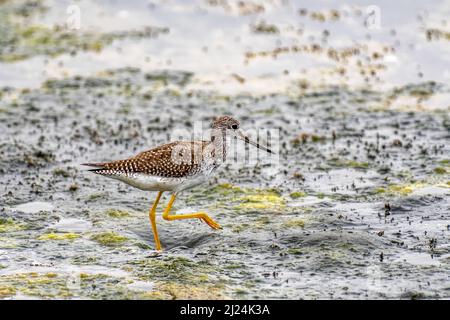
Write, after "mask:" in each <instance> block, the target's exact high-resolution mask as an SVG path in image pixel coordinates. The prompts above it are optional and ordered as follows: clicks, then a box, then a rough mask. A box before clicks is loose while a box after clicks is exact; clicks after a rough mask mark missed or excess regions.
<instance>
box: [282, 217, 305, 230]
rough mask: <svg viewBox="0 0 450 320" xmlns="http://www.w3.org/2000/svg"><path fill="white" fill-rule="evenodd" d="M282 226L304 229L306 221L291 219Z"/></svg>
mask: <svg viewBox="0 0 450 320" xmlns="http://www.w3.org/2000/svg"><path fill="white" fill-rule="evenodd" d="M282 226H283V227H284V228H304V227H305V220H303V219H299V218H295V219H291V220H288V221H286V222H284V223H283V225H282Z"/></svg>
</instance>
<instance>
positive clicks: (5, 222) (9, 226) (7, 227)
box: [0, 218, 25, 233]
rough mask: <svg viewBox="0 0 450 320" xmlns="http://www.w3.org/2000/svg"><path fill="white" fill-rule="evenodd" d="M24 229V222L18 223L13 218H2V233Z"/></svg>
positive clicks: (0, 226) (0, 223) (0, 228)
mask: <svg viewBox="0 0 450 320" xmlns="http://www.w3.org/2000/svg"><path fill="white" fill-rule="evenodd" d="M24 229H25V227H24V225H23V224H22V223H17V222H15V221H14V220H13V219H11V218H7V219H3V218H0V233H6V232H14V231H20V230H24Z"/></svg>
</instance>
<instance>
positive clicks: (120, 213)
mask: <svg viewBox="0 0 450 320" xmlns="http://www.w3.org/2000/svg"><path fill="white" fill-rule="evenodd" d="M105 214H106V215H108V216H110V217H112V218H126V217H129V216H130V213H129V212H127V211H124V210H119V209H108V210H106V211H105Z"/></svg>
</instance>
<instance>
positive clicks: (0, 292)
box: [0, 285, 16, 299]
mask: <svg viewBox="0 0 450 320" xmlns="http://www.w3.org/2000/svg"><path fill="white" fill-rule="evenodd" d="M15 294H16V288H14V287H13V286H2V285H0V299H1V298H6V297H9V296H13V295H15Z"/></svg>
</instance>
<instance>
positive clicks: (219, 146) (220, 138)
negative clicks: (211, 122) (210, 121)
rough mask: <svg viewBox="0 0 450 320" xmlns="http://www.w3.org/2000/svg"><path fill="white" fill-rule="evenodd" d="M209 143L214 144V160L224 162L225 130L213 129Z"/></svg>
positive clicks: (225, 155) (225, 149) (225, 148)
mask: <svg viewBox="0 0 450 320" xmlns="http://www.w3.org/2000/svg"><path fill="white" fill-rule="evenodd" d="M211 143H212V144H213V146H214V158H215V160H216V161H221V162H225V160H226V157H227V136H226V133H225V130H222V129H213V130H212V134H211Z"/></svg>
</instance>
